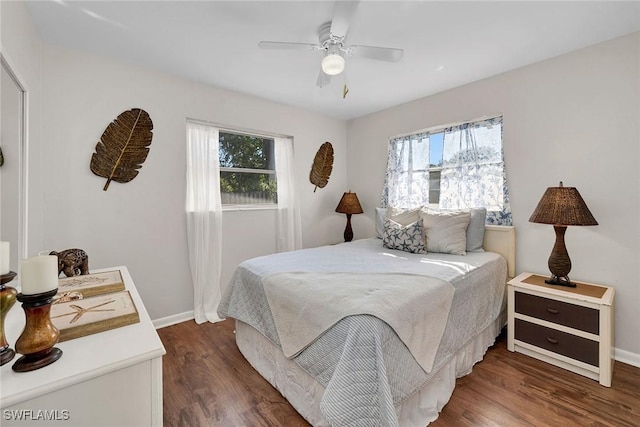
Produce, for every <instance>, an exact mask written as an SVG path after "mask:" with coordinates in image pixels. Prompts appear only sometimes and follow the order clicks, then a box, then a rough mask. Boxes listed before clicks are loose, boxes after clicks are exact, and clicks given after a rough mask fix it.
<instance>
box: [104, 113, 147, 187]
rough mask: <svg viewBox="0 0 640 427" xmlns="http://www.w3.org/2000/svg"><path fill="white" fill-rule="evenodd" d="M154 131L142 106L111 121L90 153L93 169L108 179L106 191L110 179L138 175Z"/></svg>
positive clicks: (118, 179)
mask: <svg viewBox="0 0 640 427" xmlns="http://www.w3.org/2000/svg"><path fill="white" fill-rule="evenodd" d="M152 130H153V122H152V121H151V118H150V117H149V114H148V113H147V112H146V111H144V110H142V109H140V108H133V109H131V110H128V111H125V112H124V113H122V114H120V115H119V116H118V117H116V119H115V120H114V121H112V122H111V123H109V126H107V128H106V129H105V130H104V133H103V134H102V137H101V138H100V141H99V142H98V143H97V144H96V152H95V153H93V156H91V172H93V173H94V174H96V175H98V176H101V177H103V178H107V183H106V184H105V185H104V188H103V190H104V191H107V189H108V188H109V184H110V183H111V181H116V182H120V183H125V182H129V181H131V180H132V179H133V178H135V177H136V176H137V175H138V169H140V168H141V167H142V164H143V163H144V161H145V160H146V159H147V154H149V145H151V138H152V137H153V132H152Z"/></svg>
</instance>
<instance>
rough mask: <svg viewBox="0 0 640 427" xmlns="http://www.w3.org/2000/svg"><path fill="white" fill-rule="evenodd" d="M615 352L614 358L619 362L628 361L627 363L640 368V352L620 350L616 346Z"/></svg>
mask: <svg viewBox="0 0 640 427" xmlns="http://www.w3.org/2000/svg"><path fill="white" fill-rule="evenodd" d="M613 354H614V359H616V360H617V361H618V362H622V363H626V364H627V365H631V366H635V367H636V368H640V354H638V353H631V352H630V351H626V350H620V349H619V348H615V349H614V353H613Z"/></svg>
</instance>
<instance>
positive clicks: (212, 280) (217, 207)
mask: <svg viewBox="0 0 640 427" xmlns="http://www.w3.org/2000/svg"><path fill="white" fill-rule="evenodd" d="M218 138H219V131H218V129H216V128H215V127H212V126H207V125H203V124H198V123H191V122H188V123H187V200H186V210H187V242H188V250H189V267H190V269H191V281H192V282H193V300H194V301H193V311H194V317H195V320H196V323H204V322H207V321H209V322H218V321H220V320H222V319H221V318H220V317H219V316H218V314H217V309H218V304H219V303H220V299H221V286H220V271H221V265H222V253H221V249H222V203H221V201H220V159H219V153H218Z"/></svg>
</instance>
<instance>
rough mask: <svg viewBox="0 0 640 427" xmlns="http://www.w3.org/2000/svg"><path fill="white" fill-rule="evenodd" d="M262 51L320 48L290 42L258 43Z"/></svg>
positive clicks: (318, 47)
mask: <svg viewBox="0 0 640 427" xmlns="http://www.w3.org/2000/svg"><path fill="white" fill-rule="evenodd" d="M258 46H260V47H261V48H262V49H270V50H318V49H321V48H322V46H318V45H316V44H311V43H291V42H268V41H261V42H260V43H258Z"/></svg>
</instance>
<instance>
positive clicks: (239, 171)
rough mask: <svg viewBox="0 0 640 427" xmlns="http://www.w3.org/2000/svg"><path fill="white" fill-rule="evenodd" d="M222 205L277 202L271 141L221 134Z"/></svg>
mask: <svg viewBox="0 0 640 427" xmlns="http://www.w3.org/2000/svg"><path fill="white" fill-rule="evenodd" d="M219 155H220V192H221V197H222V204H223V205H225V204H227V205H228V204H234V205H238V204H239V205H242V204H245V205H246V204H275V203H277V201H278V195H277V183H276V171H275V156H274V142H273V139H269V138H261V137H257V136H251V135H240V134H233V133H227V132H220V139H219Z"/></svg>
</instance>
